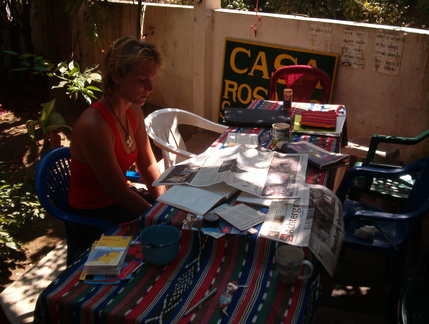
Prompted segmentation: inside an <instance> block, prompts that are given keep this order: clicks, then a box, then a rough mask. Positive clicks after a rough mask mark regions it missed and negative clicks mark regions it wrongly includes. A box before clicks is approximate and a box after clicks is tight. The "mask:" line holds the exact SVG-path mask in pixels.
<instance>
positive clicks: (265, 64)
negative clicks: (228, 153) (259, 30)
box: [219, 39, 339, 122]
mask: <svg viewBox="0 0 429 324" xmlns="http://www.w3.org/2000/svg"><path fill="white" fill-rule="evenodd" d="M338 59H339V55H334V54H328V53H320V52H312V51H304V50H299V49H292V48H286V47H280V46H272V45H266V44H258V43H251V42H244V41H239V40H233V39H226V40H225V55H224V63H223V77H222V85H221V94H220V106H219V122H221V121H222V119H223V112H224V109H225V107H236V108H245V107H247V106H248V105H249V104H250V103H251V102H252V101H253V100H255V99H268V98H269V85H270V77H271V75H272V74H273V73H274V71H276V70H277V69H278V68H280V67H282V66H287V65H310V66H313V67H317V68H319V69H322V70H324V71H326V72H327V73H328V74H329V76H330V77H331V95H332V90H333V88H334V84H335V74H336V71H337V63H338ZM281 82H284V81H283V80H281ZM283 84H284V83H283ZM283 88H284V86H283V87H282V85H281V84H280V81H279V86H278V95H280V94H281V91H283ZM321 94H322V89H321V88H320V89H317V88H316V89H315V91H314V93H313V98H312V100H311V101H312V102H313V101H314V102H318V98H321ZM330 97H331V96H330ZM279 98H280V97H279ZM330 99H331V98H329V100H330Z"/></svg>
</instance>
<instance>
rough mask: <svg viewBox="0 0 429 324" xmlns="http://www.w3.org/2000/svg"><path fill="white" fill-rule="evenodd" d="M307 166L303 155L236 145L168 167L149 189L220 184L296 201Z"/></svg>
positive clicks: (254, 193)
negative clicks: (181, 185) (168, 186)
mask: <svg viewBox="0 0 429 324" xmlns="http://www.w3.org/2000/svg"><path fill="white" fill-rule="evenodd" d="M307 163H308V156H307V155H305V154H284V153H279V152H274V151H271V150H267V149H264V148H257V147H255V146H252V145H237V146H232V147H227V148H223V149H221V150H217V151H214V152H210V154H207V153H203V154H200V155H198V156H197V157H195V158H192V159H189V160H187V161H184V162H182V163H179V164H177V165H175V166H172V167H170V168H168V169H167V170H165V171H164V172H163V174H162V175H161V176H160V178H159V179H158V180H156V181H155V182H154V183H153V185H155V186H156V185H176V184H187V185H191V186H195V187H206V186H209V185H213V184H216V183H219V182H222V181H223V182H225V183H226V184H228V185H229V186H232V187H234V188H237V189H239V190H242V191H245V192H248V193H251V194H253V195H256V196H258V197H269V198H289V197H296V196H297V195H298V191H299V187H300V186H301V185H302V184H303V183H304V182H305V172H306V169H307Z"/></svg>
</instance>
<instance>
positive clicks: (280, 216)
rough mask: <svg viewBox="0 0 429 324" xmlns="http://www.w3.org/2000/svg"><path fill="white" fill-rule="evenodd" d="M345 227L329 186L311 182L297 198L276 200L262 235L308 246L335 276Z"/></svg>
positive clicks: (260, 232)
mask: <svg viewBox="0 0 429 324" xmlns="http://www.w3.org/2000/svg"><path fill="white" fill-rule="evenodd" d="M344 235H345V230H344V223H343V215H342V206H341V202H340V201H339V199H338V198H337V196H336V195H335V194H334V193H333V192H332V191H331V190H329V189H328V188H326V187H324V186H321V185H308V186H307V188H306V189H303V190H300V194H299V196H298V197H296V198H294V199H287V200H283V201H273V202H272V203H271V205H270V207H269V210H268V213H267V217H266V219H265V222H264V223H263V225H262V227H261V230H260V231H259V236H261V237H265V238H268V239H272V240H276V241H280V242H285V243H287V244H291V245H296V246H308V248H309V249H310V251H311V252H313V254H314V255H315V256H316V258H317V259H318V260H319V261H320V262H321V264H322V265H323V266H324V268H325V269H326V271H327V272H328V273H329V274H330V275H331V276H333V273H334V270H335V267H336V265H337V262H338V258H339V254H340V251H341V246H342V242H343V240H344Z"/></svg>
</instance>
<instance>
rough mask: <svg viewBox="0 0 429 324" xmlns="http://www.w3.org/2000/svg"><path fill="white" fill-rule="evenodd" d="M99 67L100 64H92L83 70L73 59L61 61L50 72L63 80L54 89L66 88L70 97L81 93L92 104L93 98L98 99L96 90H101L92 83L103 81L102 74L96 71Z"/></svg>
mask: <svg viewBox="0 0 429 324" xmlns="http://www.w3.org/2000/svg"><path fill="white" fill-rule="evenodd" d="M97 68H98V64H96V65H90V66H88V67H87V68H85V70H84V71H83V72H81V71H80V66H79V64H78V63H77V62H75V61H71V62H70V63H68V64H67V62H61V63H59V64H58V66H57V68H56V69H55V70H54V71H53V72H52V73H48V76H54V77H57V78H59V79H60V80H61V81H60V83H59V84H58V85H56V86H53V87H52V89H54V88H65V89H66V93H67V94H68V95H69V96H70V98H71V97H72V96H73V95H76V94H81V95H82V96H83V97H84V98H85V100H86V102H87V103H88V104H89V105H91V103H92V99H97V97H96V95H95V92H101V89H100V88H98V87H96V86H93V85H91V84H92V83H100V82H101V74H100V72H98V71H96V69H97Z"/></svg>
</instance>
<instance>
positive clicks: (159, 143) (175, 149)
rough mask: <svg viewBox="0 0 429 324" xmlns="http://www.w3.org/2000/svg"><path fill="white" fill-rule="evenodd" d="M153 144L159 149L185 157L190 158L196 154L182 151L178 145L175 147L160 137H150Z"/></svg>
mask: <svg viewBox="0 0 429 324" xmlns="http://www.w3.org/2000/svg"><path fill="white" fill-rule="evenodd" d="M152 140H153V142H154V144H155V145H156V146H157V147H159V148H160V149H161V150H164V151H167V152H170V153H173V154H176V155H179V156H182V157H184V158H186V159H190V158H193V157H195V156H196V154H193V153H190V152H187V151H184V150H182V149H180V148H178V147H175V146H173V145H171V144H170V143H167V142H166V141H163V140H162V139H160V138H159V137H155V138H152Z"/></svg>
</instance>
